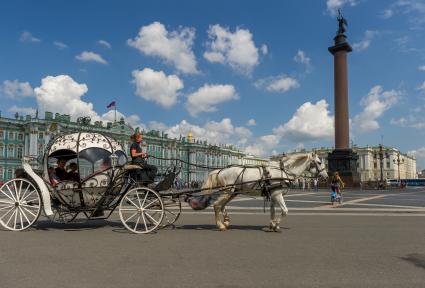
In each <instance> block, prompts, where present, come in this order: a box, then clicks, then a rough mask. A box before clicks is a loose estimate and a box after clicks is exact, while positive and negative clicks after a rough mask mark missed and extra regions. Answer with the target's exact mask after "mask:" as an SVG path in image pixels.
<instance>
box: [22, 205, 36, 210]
mask: <svg viewBox="0 0 425 288" xmlns="http://www.w3.org/2000/svg"><path fill="white" fill-rule="evenodd" d="M20 206H22V207H27V208H32V209H38V208H39V206H38V204H36V205H28V204H21V205H20Z"/></svg>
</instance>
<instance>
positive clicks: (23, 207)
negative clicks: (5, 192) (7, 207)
mask: <svg viewBox="0 0 425 288" xmlns="http://www.w3.org/2000/svg"><path fill="white" fill-rule="evenodd" d="M21 206H22V209H24V210H25V211H27V212H28V213H30V214H31V215H32V216H34V217H35V218H36V217H37V215H35V214H34V213H32V212H31V211H30V210H28V209H27V208H25V206H24V205H21ZM31 207H32V206H31Z"/></svg>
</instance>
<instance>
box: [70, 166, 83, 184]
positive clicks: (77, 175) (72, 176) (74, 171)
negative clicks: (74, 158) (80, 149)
mask: <svg viewBox="0 0 425 288" xmlns="http://www.w3.org/2000/svg"><path fill="white" fill-rule="evenodd" d="M69 168H70V169H71V171H69V172H68V180H72V181H75V182H80V173H78V165H77V163H75V162H72V163H71V164H69Z"/></svg>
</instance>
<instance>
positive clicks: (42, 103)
mask: <svg viewBox="0 0 425 288" xmlns="http://www.w3.org/2000/svg"><path fill="white" fill-rule="evenodd" d="M87 91H88V88H87V85H86V84H79V83H77V82H75V81H74V79H72V78H71V77H70V76H68V75H59V76H47V77H45V78H43V79H42V80H41V86H40V87H37V88H35V89H34V92H35V95H36V100H37V104H38V107H39V110H40V112H41V113H44V112H45V111H51V112H55V113H56V112H57V113H61V114H68V115H71V117H72V118H73V119H76V118H78V117H80V116H89V117H91V118H92V120H99V118H100V117H99V116H98V114H97V113H96V112H95V111H94V110H93V104H92V103H87V102H85V101H83V100H82V99H81V98H82V96H83V95H84V94H86V93H87Z"/></svg>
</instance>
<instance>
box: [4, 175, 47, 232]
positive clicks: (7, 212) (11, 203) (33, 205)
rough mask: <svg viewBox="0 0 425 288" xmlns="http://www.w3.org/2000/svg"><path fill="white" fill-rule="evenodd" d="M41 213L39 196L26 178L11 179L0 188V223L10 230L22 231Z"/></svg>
mask: <svg viewBox="0 0 425 288" xmlns="http://www.w3.org/2000/svg"><path fill="white" fill-rule="evenodd" d="M40 213H41V197H40V194H39V193H38V190H37V188H35V186H34V184H32V183H31V182H30V181H28V180H26V179H21V178H17V179H12V180H9V181H7V182H6V183H4V184H3V186H1V188H0V224H1V225H2V226H3V227H4V228H6V229H8V230H11V231H22V230H25V229H27V228H29V227H31V225H32V224H34V222H35V221H37V219H38V217H39V216H40Z"/></svg>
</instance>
